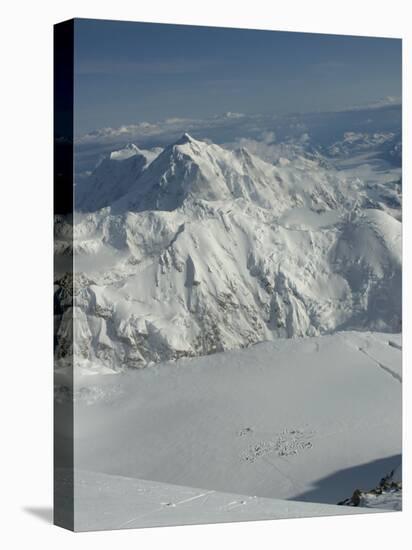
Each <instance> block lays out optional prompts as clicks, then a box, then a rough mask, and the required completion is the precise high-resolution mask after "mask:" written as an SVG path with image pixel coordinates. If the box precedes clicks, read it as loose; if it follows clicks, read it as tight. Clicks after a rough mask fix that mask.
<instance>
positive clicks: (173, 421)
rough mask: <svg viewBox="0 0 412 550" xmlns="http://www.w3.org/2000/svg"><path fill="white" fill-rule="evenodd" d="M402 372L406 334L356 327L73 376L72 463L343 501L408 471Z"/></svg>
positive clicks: (257, 492) (220, 487)
mask: <svg viewBox="0 0 412 550" xmlns="http://www.w3.org/2000/svg"><path fill="white" fill-rule="evenodd" d="M61 376H62V379H61V380H60V383H61V384H62V385H63V384H64V379H63V375H61ZM401 377H402V373H401V340H400V336H399V335H395V334H385V333H356V332H349V333H337V334H334V335H331V336H323V337H313V338H302V339H280V340H278V341H277V342H266V343H260V344H258V345H256V346H253V347H251V348H249V349H247V350H240V351H231V352H224V353H218V354H215V355H213V356H209V357H202V358H195V359H180V360H179V361H177V362H171V363H164V364H158V365H156V366H152V367H150V368H147V369H143V370H139V371H128V372H124V373H122V374H117V375H113V374H109V375H99V374H96V375H95V376H83V375H81V374H80V373H79V372H77V374H76V377H75V383H76V385H75V452H76V455H75V465H76V468H77V469H79V470H86V471H87V470H89V471H95V472H100V473H102V474H109V475H114V476H119V475H120V476H124V477H128V478H136V479H146V480H150V481H153V482H161V483H169V484H174V485H182V486H190V487H201V488H203V489H208V490H213V491H218V492H226V493H238V494H244V495H253V496H258V497H264V498H274V499H282V500H283V499H287V500H298V501H303V502H318V503H325V504H337V503H338V502H340V501H342V500H343V499H344V498H346V497H347V496H348V495H350V494H351V493H352V492H353V490H354V489H356V488H359V489H362V490H368V489H370V488H371V487H374V486H375V485H376V483H377V481H378V480H379V479H381V478H382V477H384V476H386V475H387V474H388V473H389V472H391V471H392V470H393V469H395V468H396V467H398V466H399V465H400V462H401V457H400V455H401V422H400V418H401ZM57 406H58V407H64V406H65V403H64V399H63V400H62V401H61V404H60V405H57ZM62 442H63V439H62Z"/></svg>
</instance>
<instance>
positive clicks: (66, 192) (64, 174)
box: [53, 19, 74, 531]
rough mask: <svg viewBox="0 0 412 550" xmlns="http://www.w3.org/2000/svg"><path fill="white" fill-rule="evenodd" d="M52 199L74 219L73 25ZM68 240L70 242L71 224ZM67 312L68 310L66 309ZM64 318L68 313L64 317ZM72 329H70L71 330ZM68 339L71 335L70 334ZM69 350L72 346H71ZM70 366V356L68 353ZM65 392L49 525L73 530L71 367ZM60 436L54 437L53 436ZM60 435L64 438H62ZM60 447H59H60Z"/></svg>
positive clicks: (59, 63) (62, 36)
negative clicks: (51, 516) (66, 392)
mask: <svg viewBox="0 0 412 550" xmlns="http://www.w3.org/2000/svg"><path fill="white" fill-rule="evenodd" d="M53 31H54V32H53V38H54V40H53V53H54V61H53V70H54V77H53V95H54V124H53V126H54V127H53V133H54V135H53V158H54V163H53V194H54V200H53V204H54V218H53V219H54V225H55V227H56V223H58V222H57V220H58V219H59V217H60V216H64V217H65V219H68V220H73V208H74V198H73V191H74V186H73V183H74V178H73V173H74V171H73V153H74V150H73V142H74V140H73V137H74V135H73V133H74V124H73V122H74V120H73V108H74V20H73V19H71V20H68V21H64V22H62V23H58V24H56V25H54V27H53ZM69 227H71V235H70V234H69V239H70V240H71V242H72V243H73V223H71V224H70V225H69ZM66 260H67V261H68V268H67V273H66V275H67V276H66V279H67V282H68V286H69V288H68V294H69V295H71V299H73V274H74V266H73V246H71V247H69V252H68V255H67V256H66ZM56 267H57V256H56V249H55V253H54V274H55V280H56V275H57V269H56ZM71 305H72V304H71ZM68 310H69V312H70V310H71V312H72V311H73V310H72V308H71V307H70V304H69V308H68ZM62 315H63V312H62V311H61V310H60V309H59V308H58V306H57V308H56V302H55V306H54V350H55V355H54V361H56V359H57V356H56V350H57V346H56V344H57V338H56V334H57V330H58V328H59V325H60V322H61V319H62ZM66 319H67V314H66ZM70 323H72V324H73V315H72V313H71V319H70V313H69V324H70ZM71 328H73V326H72V327H71ZM71 334H73V330H71ZM70 349H71V350H72V349H73V346H72V345H71V346H70ZM70 360H71V367H73V355H72V354H71V357H70ZM70 370H71V372H70V374H69V378H71V380H69V383H68V389H69V392H68V394H69V399H68V401H67V403H65V405H64V406H63V407H61V406H57V403H56V401H55V402H54V407H53V413H54V414H53V421H54V426H53V428H54V443H53V473H54V483H53V523H54V525H58V526H60V527H64V528H66V529H70V530H72V531H73V530H74V473H73V467H74V439H73V438H74V429H73V428H74V410H73V397H72V396H73V391H72V390H73V368H71V369H70ZM58 434H59V437H58ZM62 434H64V435H62ZM62 443H64V444H62Z"/></svg>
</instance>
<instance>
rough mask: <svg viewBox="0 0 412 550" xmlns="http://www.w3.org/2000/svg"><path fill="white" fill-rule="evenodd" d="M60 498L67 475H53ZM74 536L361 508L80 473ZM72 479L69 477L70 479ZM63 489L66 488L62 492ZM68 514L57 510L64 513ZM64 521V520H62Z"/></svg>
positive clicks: (341, 512)
mask: <svg viewBox="0 0 412 550" xmlns="http://www.w3.org/2000/svg"><path fill="white" fill-rule="evenodd" d="M57 477H58V479H59V489H58V490H59V491H60V492H61V493H62V494H64V490H65V472H64V470H63V471H60V472H58V473H57ZM75 478H76V490H75V494H76V497H75V498H76V509H75V522H74V524H75V531H95V530H107V529H136V528H139V527H163V526H167V525H190V524H199V523H222V522H233V521H251V520H265V519H289V518H299V517H313V516H331V515H334V516H336V515H347V514H354V513H355V514H359V513H362V512H365V511H364V510H362V509H361V508H348V507H345V506H332V505H328V504H316V503H307V502H304V503H303V502H291V501H285V500H279V499H267V498H259V497H254V496H246V495H239V494H230V493H221V492H217V491H214V490H213V489H211V490H206V491H205V490H203V489H196V488H193V487H183V486H181V485H179V486H177V485H170V484H166V483H159V482H154V481H147V480H143V479H134V478H127V477H122V476H113V475H107V474H98V473H93V472H86V471H78V472H76V473H75ZM69 479H70V477H69ZM66 490H67V489H66ZM65 512H66V513H67V512H68V511H67V510H66V511H62V510H59V511H58V513H60V514H62V513H63V514H64V513H65ZM63 517H64V516H63Z"/></svg>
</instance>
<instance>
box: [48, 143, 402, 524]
mask: <svg viewBox="0 0 412 550" xmlns="http://www.w3.org/2000/svg"><path fill="white" fill-rule="evenodd" d="M395 138H396V136H394V135H392V134H382V135H380V134H379V135H378V134H377V135H366V136H365V135H363V134H359V135H358V134H353V135H352V134H351V133H349V134H345V135H344V136H343V138H342V140H341V141H339V142H336V143H334V144H333V145H331V146H330V148H329V149H328V151H327V154H326V153H325V152H323V153H322V154H320V153H316V154H313V153H312V154H304V153H299V154H296V152H295V153H294V154H293V155H291V156H290V157H289V158H286V157H280V158H278V159H277V160H276V161H275V162H274V163H270V162H268V161H265V160H262V158H259V157H258V156H255V155H253V154H251V153H250V152H249V151H248V150H247V149H245V148H241V149H235V150H233V149H229V148H227V147H226V148H224V147H221V146H219V145H216V144H213V143H211V142H210V141H207V142H206V141H202V140H197V139H194V138H193V137H191V136H190V135H188V134H184V135H183V136H182V137H181V138H180V139H178V140H177V141H176V142H175V143H173V144H171V145H168V146H166V147H164V148H151V149H150V148H146V149H143V148H139V147H137V146H136V145H133V144H129V145H128V146H126V147H125V148H121V149H116V151H114V152H111V153H110V154H108V155H107V156H106V157H105V158H104V159H103V160H102V161H101V162H100V163H99V164H98V166H97V167H96V169H95V170H94V172H93V173H92V174H91V175H90V176H89V178H88V180H87V181H86V182H82V186H81V188H79V190H78V191H76V198H77V211H76V214H75V219H74V226H73V232H74V243H73V242H72V241H71V227H70V223H71V222H70V221H69V220H66V219H64V218H57V219H56V256H57V262H56V266H57V272H58V273H57V277H56V287H55V288H56V320H57V323H56V326H57V333H56V408H57V413H58V414H57V416H59V415H60V416H64V412H65V410H66V407H67V406H68V404H67V400H68V399H71V398H72V397H74V400H75V468H76V473H75V499H76V507H77V508H76V509H77V512H76V522H75V523H76V525H75V527H76V529H78V530H87V529H98V528H120V527H136V526H149V525H170V524H176V523H201V522H209V521H210V522H213V521H234V520H242V519H257V518H259V519H263V518H268V517H270V518H276V517H298V516H303V515H329V514H335V513H338V512H340V513H349V512H350V513H352V512H353V511H354V510H355V509H356V510H358V509H359V506H356V507H355V508H353V507H352V506H339V507H337V506H336V504H337V503H338V502H341V501H343V500H344V499H346V498H347V497H348V496H349V495H351V494H352V493H353V491H355V490H356V489H359V490H360V491H364V492H366V491H368V490H370V489H371V488H373V487H375V486H376V483H377V481H378V480H379V479H381V478H383V477H385V476H387V475H389V474H390V472H392V471H393V470H394V469H396V468H397V467H398V466H399V465H400V462H401V381H402V373H401V338H400V331H401V183H400V168H399V165H397V164H396V162H395V161H394V159H393V158H392V157H393V155H395V156H396V154H397V149H396V145H397V143H396V139H395ZM391 155H392V156H391ZM73 246H74V249H73ZM72 252H74V262H75V276H74V295H73V296H72V293H71V288H72V283H71V281H72V276H71V275H70V274H67V273H66V272H65V271H66V269H67V267H66V265H67V261H66V258H70V255H71V253H72ZM72 320H73V322H72ZM73 363H74V387H71V383H70V379H71V370H72V364H73ZM65 435H66V434H65V433H64V429H63V427H62V428H61V429H59V428H58V434H57V437H58V441H59V442H60V448H61V454H62V460H60V461H59V463H60V464H64V453H65V444H66V443H65V442H66V441H67V440H66V438H65ZM62 472H63V474H62V478H61V479H62V482H61V490H62V491H63V492H64V486H65V484H64V479H65V477H64V476H65V474H64V470H63V471H62ZM192 488H201V489H192ZM101 494H103V495H104V498H103V499H100V498H98V496H99V495H101ZM242 495H243V496H242ZM244 495H248V496H244ZM396 498H397V500H396V505H394V506H392V505H391V503H390V499H388V500H386V501H385V502H384V503H383V504H382V499H381V501H380V504H379V506H376V507H373V499H370V501H368V506H369V505H370V506H372V509H378V508H379V509H399V507H400V500H399V498H398V497H396ZM364 502H366V501H363V503H362V504H361V507H362V506H363V505H364ZM309 503H312V504H309ZM313 503H317V504H313ZM371 503H372V504H371ZM365 506H366V505H365ZM362 510H363V511H365V510H367V508H366V507H365V508H362Z"/></svg>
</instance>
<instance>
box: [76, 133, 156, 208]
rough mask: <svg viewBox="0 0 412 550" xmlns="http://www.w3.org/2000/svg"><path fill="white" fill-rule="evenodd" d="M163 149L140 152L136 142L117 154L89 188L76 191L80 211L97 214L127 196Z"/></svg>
mask: <svg viewBox="0 0 412 550" xmlns="http://www.w3.org/2000/svg"><path fill="white" fill-rule="evenodd" d="M160 152H161V149H159V148H155V149H152V150H144V149H139V148H138V147H137V146H136V145H134V144H133V143H130V144H128V145H126V147H124V148H123V149H120V150H118V151H113V152H112V153H110V154H109V155H108V156H107V157H105V158H104V159H103V160H102V161H101V162H100V163H99V164H98V165H97V167H96V168H95V170H94V171H93V173H92V174H91V176H90V178H89V180H88V181H87V184H86V185H84V184H83V185H81V186H79V187H78V188H76V192H75V200H76V205H77V208H78V209H80V210H83V211H86V212H90V211H96V210H99V209H100V208H103V207H105V206H108V205H110V204H112V202H113V201H115V200H117V199H118V198H119V197H121V196H123V195H124V194H126V193H127V192H128V191H129V190H130V189H131V188H132V187H133V186H134V185H135V184H136V182H137V180H138V179H139V177H140V176H141V175H142V173H143V172H144V170H145V169H146V168H147V167H148V166H149V164H150V163H151V162H152V161H153V160H154V159H155V158H156V156H157V155H158V154H159V153H160Z"/></svg>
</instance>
